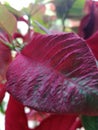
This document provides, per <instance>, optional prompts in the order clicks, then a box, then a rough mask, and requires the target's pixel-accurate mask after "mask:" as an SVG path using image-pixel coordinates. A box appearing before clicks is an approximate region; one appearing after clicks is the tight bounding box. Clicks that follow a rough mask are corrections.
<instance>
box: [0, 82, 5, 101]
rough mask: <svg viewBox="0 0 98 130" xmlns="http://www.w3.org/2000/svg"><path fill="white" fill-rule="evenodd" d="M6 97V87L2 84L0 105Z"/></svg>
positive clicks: (0, 85) (0, 87)
mask: <svg viewBox="0 0 98 130" xmlns="http://www.w3.org/2000/svg"><path fill="white" fill-rule="evenodd" d="M4 95H5V85H4V84H0V103H1V102H2V100H3V98H4Z"/></svg>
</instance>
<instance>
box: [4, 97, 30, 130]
mask: <svg viewBox="0 0 98 130" xmlns="http://www.w3.org/2000/svg"><path fill="white" fill-rule="evenodd" d="M5 130H28V126H27V118H26V115H25V113H24V106H23V105H22V104H21V103H19V102H18V101H17V100H15V99H14V98H13V97H12V96H10V100H9V103H8V106H7V110H6V118H5Z"/></svg>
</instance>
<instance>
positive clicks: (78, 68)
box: [6, 33, 98, 114]
mask: <svg viewBox="0 0 98 130" xmlns="http://www.w3.org/2000/svg"><path fill="white" fill-rule="evenodd" d="M7 80H8V82H7V86H6V87H7V90H8V91H9V92H10V93H11V94H12V95H14V96H15V97H16V98H17V99H18V100H19V101H21V102H22V103H23V104H24V105H27V106H29V107H32V108H35V109H37V110H40V111H46V112H56V113H78V114H80V113H82V114H98V101H97V100H98V88H97V86H98V71H97V66H96V62H95V59H94V58H93V56H92V54H91V52H90V50H89V48H88V47H87V45H86V43H85V41H83V40H82V39H81V38H80V37H78V35H76V34H73V33H68V34H58V35H56V34H55V35H41V34H36V35H34V37H33V39H32V42H30V44H29V45H27V46H26V47H25V48H24V50H23V51H22V54H20V55H18V56H17V57H16V59H15V60H14V61H13V62H12V64H10V67H9V69H8V72H7ZM93 106H95V107H93Z"/></svg>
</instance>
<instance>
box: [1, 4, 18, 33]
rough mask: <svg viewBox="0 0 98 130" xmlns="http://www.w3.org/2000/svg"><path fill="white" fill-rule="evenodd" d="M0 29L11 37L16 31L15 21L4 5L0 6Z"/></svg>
mask: <svg viewBox="0 0 98 130" xmlns="http://www.w3.org/2000/svg"><path fill="white" fill-rule="evenodd" d="M0 27H1V28H2V29H4V30H5V31H6V32H7V33H8V34H9V35H12V34H13V33H14V32H16V30H17V21H16V19H15V17H14V15H12V14H11V13H10V12H9V11H8V10H7V9H6V7H5V6H4V5H1V4H0Z"/></svg>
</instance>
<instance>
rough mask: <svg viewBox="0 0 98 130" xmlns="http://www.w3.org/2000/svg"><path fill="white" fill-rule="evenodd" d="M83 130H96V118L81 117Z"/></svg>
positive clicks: (97, 117) (97, 118) (97, 126)
mask: <svg viewBox="0 0 98 130" xmlns="http://www.w3.org/2000/svg"><path fill="white" fill-rule="evenodd" d="M82 123H83V126H84V128H85V130H98V116H82Z"/></svg>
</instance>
